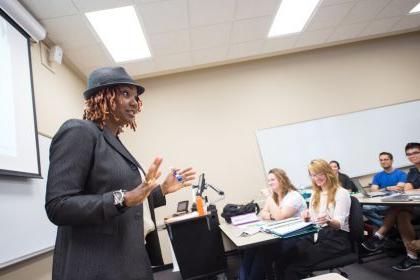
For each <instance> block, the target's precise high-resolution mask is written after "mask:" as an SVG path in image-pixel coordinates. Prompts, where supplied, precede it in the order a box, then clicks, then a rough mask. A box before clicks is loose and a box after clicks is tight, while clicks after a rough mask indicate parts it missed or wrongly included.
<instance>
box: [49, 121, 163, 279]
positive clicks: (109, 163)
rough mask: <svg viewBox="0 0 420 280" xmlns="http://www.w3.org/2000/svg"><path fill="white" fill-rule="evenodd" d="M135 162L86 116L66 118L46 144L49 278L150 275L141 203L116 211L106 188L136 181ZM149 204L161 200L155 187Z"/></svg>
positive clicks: (133, 184) (128, 186)
mask: <svg viewBox="0 0 420 280" xmlns="http://www.w3.org/2000/svg"><path fill="white" fill-rule="evenodd" d="M138 168H141V166H140V165H139V163H138V162H137V161H136V160H135V159H134V157H133V156H132V155H131V154H130V153H129V152H128V151H127V149H126V148H125V147H124V146H123V145H122V143H121V142H120V141H119V139H118V138H117V137H115V136H114V135H112V133H111V132H110V131H109V130H108V129H107V128H105V129H104V130H101V129H100V128H99V126H98V125H97V124H95V123H94V122H91V121H82V120H69V121H67V122H65V123H64V124H63V125H62V126H61V128H60V129H59V130H58V132H57V134H56V135H55V136H54V138H53V140H52V142H51V147H50V168H49V172H48V181H47V193H46V204H45V208H46V211H47V215H48V218H49V219H50V220H51V221H52V222H53V223H54V224H56V225H58V231H57V239H56V244H55V250H54V259H53V277H52V278H53V279H54V280H55V279H57V280H58V279H59V280H72V279H74V280H82V279H83V280H90V279H100V280H108V279H109V280H111V279H118V280H120V279H124V280H125V279H153V276H152V271H151V268H150V262H149V258H148V256H147V253H146V250H145V246H144V236H143V235H144V233H143V205H139V206H136V207H132V208H128V209H127V210H126V211H124V213H121V212H119V211H118V210H117V209H116V207H115V206H114V205H113V195H112V192H113V191H115V190H118V189H125V190H131V189H133V188H134V187H136V186H137V185H139V184H140V183H141V176H140V173H139V170H138ZM150 198H151V199H153V204H154V206H155V207H158V206H160V205H163V204H165V203H166V201H165V197H164V196H163V194H162V192H161V190H160V188H159V187H158V188H156V190H155V191H153V192H152V194H151V196H150Z"/></svg>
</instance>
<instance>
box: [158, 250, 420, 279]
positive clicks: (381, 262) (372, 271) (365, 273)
mask: <svg viewBox="0 0 420 280" xmlns="http://www.w3.org/2000/svg"><path fill="white" fill-rule="evenodd" d="M402 257H403V255H399V256H392V257H391V256H387V255H384V254H381V255H377V256H371V257H369V258H365V261H366V262H365V263H363V264H353V265H350V266H347V267H345V268H344V269H343V270H344V271H345V272H346V273H347V274H348V275H349V279H357V280H364V279H366V280H385V279H398V280H415V279H420V268H414V269H411V270H409V271H406V272H398V271H395V270H393V269H392V268H391V266H392V265H394V264H396V263H398V262H399V261H400V259H401V258H402ZM238 267H239V257H237V256H231V257H229V258H228V269H229V271H228V277H227V278H228V279H237V270H238ZM321 273H326V272H321ZM321 273H316V274H317V275H318V274H321ZM154 277H155V280H182V277H181V275H180V273H179V272H172V270H171V269H168V270H164V271H160V272H157V273H155V274H154ZM214 279H215V278H214Z"/></svg>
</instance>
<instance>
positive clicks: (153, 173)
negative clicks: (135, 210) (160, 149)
mask: <svg viewBox="0 0 420 280" xmlns="http://www.w3.org/2000/svg"><path fill="white" fill-rule="evenodd" d="M161 163H162V158H155V160H154V161H153V163H152V164H151V165H150V167H149V169H148V171H147V174H146V178H145V181H144V182H142V183H141V184H140V185H138V186H137V187H136V188H135V189H133V190H131V191H128V192H126V193H125V196H124V204H125V206H127V207H132V206H135V205H138V204H140V203H142V202H143V201H144V200H145V199H147V197H148V196H149V194H150V193H151V192H152V190H153V189H154V188H156V187H157V185H158V184H157V183H156V180H157V179H158V178H159V177H160V175H161V172H160V171H159V167H160V165H161Z"/></svg>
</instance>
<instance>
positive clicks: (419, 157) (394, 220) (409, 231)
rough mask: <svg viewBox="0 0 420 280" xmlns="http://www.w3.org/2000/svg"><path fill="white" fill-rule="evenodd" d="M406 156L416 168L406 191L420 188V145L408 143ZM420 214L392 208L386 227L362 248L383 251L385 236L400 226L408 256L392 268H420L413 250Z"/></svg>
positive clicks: (409, 208) (411, 210)
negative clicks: (415, 223) (413, 222)
mask: <svg viewBox="0 0 420 280" xmlns="http://www.w3.org/2000/svg"><path fill="white" fill-rule="evenodd" d="M405 154H406V155H407V158H408V160H409V161H410V162H411V163H413V164H414V165H415V166H414V167H413V168H411V169H410V171H409V172H408V176H407V183H406V184H405V186H404V189H405V190H407V191H408V190H412V189H419V188H420V172H419V170H420V143H408V144H407V145H406V146H405ZM416 214H417V215H419V214H420V208H419V207H391V209H390V210H389V212H388V213H387V215H386V216H385V220H384V225H383V226H382V227H380V228H379V229H378V231H377V232H376V233H375V234H374V236H372V237H371V238H369V239H368V240H366V241H365V242H363V243H362V246H363V247H364V248H365V249H367V250H369V251H372V252H374V251H376V250H379V249H381V248H382V247H383V246H384V244H385V238H384V237H385V236H386V234H387V233H388V232H389V231H390V230H391V228H392V227H393V226H394V225H396V224H397V225H398V230H399V232H400V235H401V238H402V240H403V242H404V245H405V247H406V252H407V256H406V257H405V258H404V259H403V260H402V261H401V262H400V263H398V264H397V265H394V266H392V268H393V269H395V270H398V271H407V270H410V269H411V268H414V267H420V261H419V260H418V259H417V252H416V250H414V249H413V248H411V246H412V244H411V242H412V241H413V240H414V239H415V237H416V235H415V231H414V228H413V225H412V223H411V220H412V219H413V217H414V216H415V215H416Z"/></svg>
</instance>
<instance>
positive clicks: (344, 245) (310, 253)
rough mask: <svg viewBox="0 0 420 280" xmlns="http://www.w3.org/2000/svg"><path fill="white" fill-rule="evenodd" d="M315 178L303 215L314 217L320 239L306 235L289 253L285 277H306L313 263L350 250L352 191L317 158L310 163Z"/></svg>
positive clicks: (312, 176) (309, 218) (306, 218)
mask: <svg viewBox="0 0 420 280" xmlns="http://www.w3.org/2000/svg"><path fill="white" fill-rule="evenodd" d="M309 175H310V176H311V178H312V196H311V199H310V204H309V211H305V212H304V213H303V214H302V217H303V218H304V219H305V220H312V221H313V222H315V223H316V224H318V225H319V226H320V227H321V229H320V231H319V232H318V238H317V240H316V241H314V236H312V235H311V236H307V237H305V238H303V239H302V240H301V241H300V242H299V243H298V247H297V250H294V251H293V253H292V254H291V255H289V256H288V258H287V260H288V265H287V267H286V269H285V271H284V279H287V280H293V279H302V278H305V277H306V276H307V275H308V274H309V273H310V272H311V269H312V267H313V266H314V265H316V264H317V263H320V262H322V261H325V260H327V259H331V258H334V257H336V256H340V255H342V254H343V253H347V252H349V251H350V249H351V244H350V240H349V236H348V235H349V221H348V220H349V213H350V204H351V200H350V194H349V192H348V191H347V190H345V189H344V188H342V187H341V186H340V185H339V182H338V179H337V176H335V174H334V172H333V170H332V169H331V167H330V165H329V164H328V163H327V162H326V161H324V160H322V159H316V160H313V161H311V163H310V164H309Z"/></svg>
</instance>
